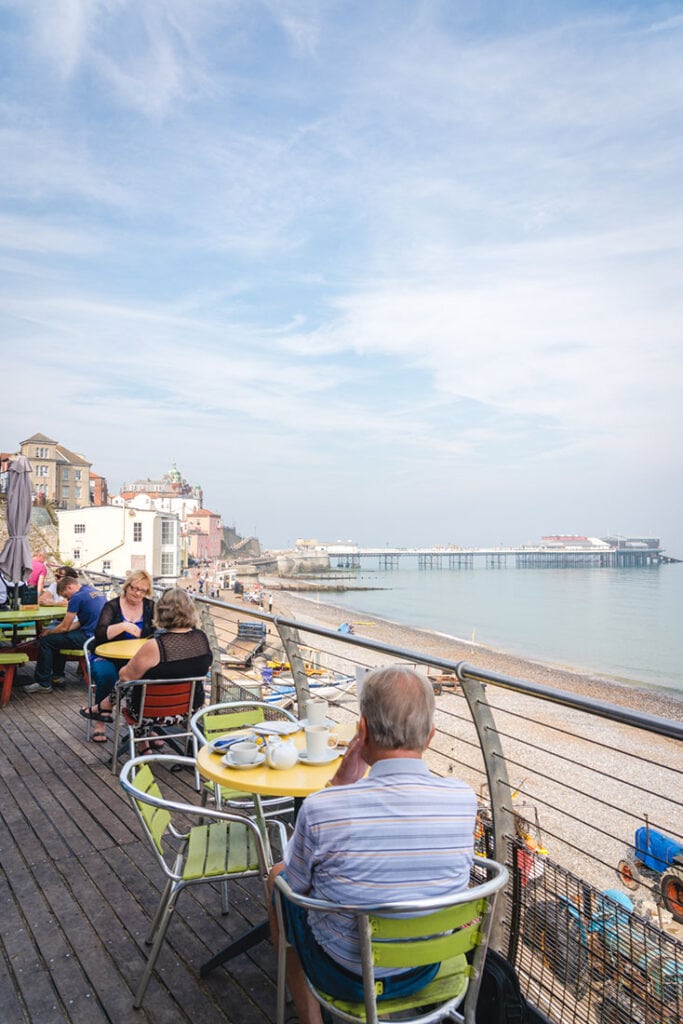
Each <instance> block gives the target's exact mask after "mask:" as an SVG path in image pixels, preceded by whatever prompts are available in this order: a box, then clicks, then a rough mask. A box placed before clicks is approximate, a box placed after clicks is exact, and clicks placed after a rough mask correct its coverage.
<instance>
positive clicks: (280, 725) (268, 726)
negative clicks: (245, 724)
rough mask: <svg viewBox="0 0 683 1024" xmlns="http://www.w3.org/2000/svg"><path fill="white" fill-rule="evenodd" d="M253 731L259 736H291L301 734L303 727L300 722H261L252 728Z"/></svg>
mask: <svg viewBox="0 0 683 1024" xmlns="http://www.w3.org/2000/svg"><path fill="white" fill-rule="evenodd" d="M252 730H253V732H255V733H258V735H259V736H291V735H292V734H293V733H295V732H299V731H300V730H301V726H300V725H299V723H298V722H289V721H279V722H259V723H258V724H257V725H254V726H252Z"/></svg>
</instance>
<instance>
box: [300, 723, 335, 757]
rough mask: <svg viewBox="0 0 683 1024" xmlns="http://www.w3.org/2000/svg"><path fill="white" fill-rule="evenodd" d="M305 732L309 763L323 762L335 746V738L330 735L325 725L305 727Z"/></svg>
mask: <svg viewBox="0 0 683 1024" xmlns="http://www.w3.org/2000/svg"><path fill="white" fill-rule="evenodd" d="M305 732H306V754H307V755H308V759H309V761H324V760H325V758H326V757H327V756H328V754H329V753H330V751H331V750H334V748H335V747H336V746H337V737H336V736H333V735H332V733H331V732H330V730H329V729H328V727H327V726H326V725H307V726H306V729H305Z"/></svg>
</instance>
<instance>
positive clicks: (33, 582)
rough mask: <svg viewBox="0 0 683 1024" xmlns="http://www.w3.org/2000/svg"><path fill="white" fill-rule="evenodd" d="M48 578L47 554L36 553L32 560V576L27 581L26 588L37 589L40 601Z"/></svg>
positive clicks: (42, 552)
mask: <svg viewBox="0 0 683 1024" xmlns="http://www.w3.org/2000/svg"><path fill="white" fill-rule="evenodd" d="M46 577H47V565H46V564H45V552H44V551H36V553H35V555H34V556H33V558H32V559H31V575H30V576H29V578H28V579H27V580H26V586H27V587H35V588H36V592H37V594H38V600H39V601H40V595H41V594H42V592H43V587H44V586H45V579H46Z"/></svg>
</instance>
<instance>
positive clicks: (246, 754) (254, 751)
mask: <svg viewBox="0 0 683 1024" xmlns="http://www.w3.org/2000/svg"><path fill="white" fill-rule="evenodd" d="M258 753H259V749H258V743H252V742H251V740H245V741H244V743H235V744H234V745H233V746H232V747H230V750H229V754H230V758H231V760H232V761H234V762H235V764H253V763H254V761H255V760H256V758H257V757H258Z"/></svg>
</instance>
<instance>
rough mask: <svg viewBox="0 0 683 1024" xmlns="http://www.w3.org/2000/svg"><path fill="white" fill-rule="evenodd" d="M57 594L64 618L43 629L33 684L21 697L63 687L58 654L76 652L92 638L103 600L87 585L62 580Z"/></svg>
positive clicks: (62, 665)
mask: <svg viewBox="0 0 683 1024" xmlns="http://www.w3.org/2000/svg"><path fill="white" fill-rule="evenodd" d="M57 594H58V596H59V597H64V598H66V601H67V606H66V614H65V615H64V618H63V619H62V621H61V622H59V623H58V624H57V625H56V626H52V627H51V628H49V629H44V630H43V632H42V633H41V634H40V636H39V637H38V657H37V659H36V670H35V672H34V674H33V682H32V683H31V684H30V685H29V686H25V687H24V693H52V689H53V687H57V688H58V689H62V688H63V687H64V668H65V665H66V658H65V657H64V656H63V655H62V654H60V653H59V652H60V650H65V649H71V650H77V649H80V648H82V647H83V644H84V643H85V641H86V640H87V639H88V638H89V637H91V636H93V635H94V633H95V626H96V625H97V622H98V620H99V617H100V612H101V611H102V607H103V605H104V597H103V596H102V594H100V593H99V591H97V590H95V588H94V587H91V586H90V585H89V584H88V583H81V582H80V581H79V580H77V579H74V578H73V577H72V576H64V577H62V579H61V580H60V581H59V583H58V584H57Z"/></svg>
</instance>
